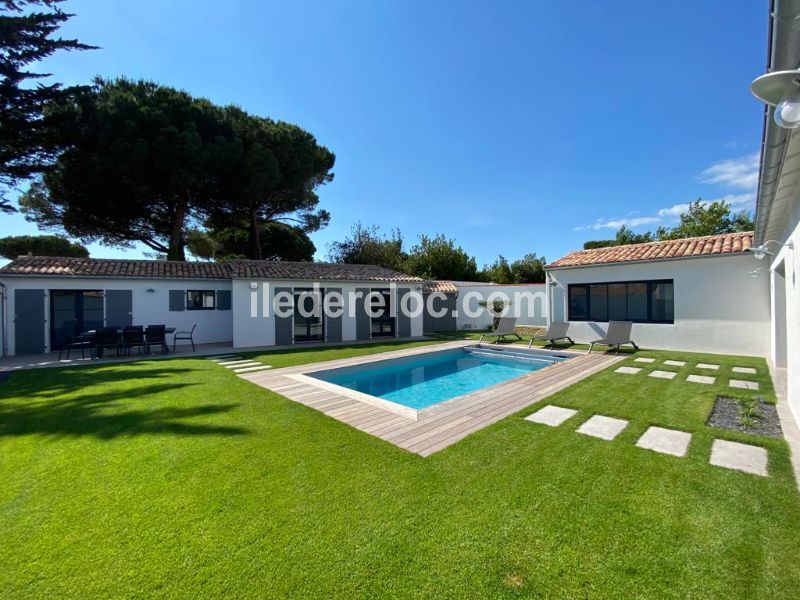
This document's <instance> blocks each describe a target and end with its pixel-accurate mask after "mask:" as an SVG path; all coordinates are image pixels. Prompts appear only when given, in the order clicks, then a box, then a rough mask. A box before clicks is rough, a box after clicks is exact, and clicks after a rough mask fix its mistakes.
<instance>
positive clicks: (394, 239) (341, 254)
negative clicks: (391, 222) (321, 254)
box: [328, 222, 408, 271]
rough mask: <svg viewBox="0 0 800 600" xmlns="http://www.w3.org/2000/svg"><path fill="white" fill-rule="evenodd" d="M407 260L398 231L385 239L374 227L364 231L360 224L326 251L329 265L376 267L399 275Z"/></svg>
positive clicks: (365, 228) (366, 228) (364, 228)
mask: <svg viewBox="0 0 800 600" xmlns="http://www.w3.org/2000/svg"><path fill="white" fill-rule="evenodd" d="M407 258H408V254H406V253H405V252H404V251H403V236H402V235H401V234H400V231H399V230H396V229H395V230H392V232H391V233H390V234H389V236H385V235H383V234H382V233H381V232H380V229H379V228H378V227H377V226H375V225H373V226H370V227H365V226H364V225H362V224H361V223H360V222H359V223H356V224H355V225H353V227H352V229H351V230H350V236H349V237H346V238H345V239H344V240H343V241H341V242H333V243H331V244H330V245H329V247H328V259H329V260H330V261H332V262H338V263H345V264H351V265H378V266H379V267H384V268H387V269H394V270H396V271H402V270H404V269H405V262H406V259H407Z"/></svg>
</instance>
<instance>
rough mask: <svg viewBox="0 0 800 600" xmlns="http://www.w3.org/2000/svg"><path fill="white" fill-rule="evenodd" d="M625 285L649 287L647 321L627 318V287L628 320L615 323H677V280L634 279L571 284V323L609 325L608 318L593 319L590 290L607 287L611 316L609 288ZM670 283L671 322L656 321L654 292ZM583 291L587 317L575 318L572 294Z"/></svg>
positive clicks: (568, 312)
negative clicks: (657, 287)
mask: <svg viewBox="0 0 800 600" xmlns="http://www.w3.org/2000/svg"><path fill="white" fill-rule="evenodd" d="M623 283H624V284H625V285H626V286H628V285H631V284H644V285H646V286H647V292H646V296H645V302H646V304H647V319H629V318H627V312H628V310H629V306H630V303H629V302H628V292H627V287H626V291H625V299H626V301H625V312H626V318H625V319H614V320H615V321H633V322H634V323H649V324H654V325H673V324H674V323H675V280H674V279H632V280H626V281H593V282H591V283H570V284H568V285H567V315H568V320H569V321H576V322H594V323H608V321H609V320H610V319H608V318H606V319H605V320H600V319H592V318H591V314H592V298H591V294H590V289H591V287H592V286H600V285H604V286H606V294H605V302H606V316H608V315H609V314H610V307H609V297H610V295H609V293H608V286H610V285H615V284H623ZM665 283H668V284H670V285H672V319H669V320H662V319H654V318H653V290H654V289H655V287H656V286H657V285H660V284H665ZM577 289H581V290H583V293H584V295H585V296H584V297H585V300H586V316H584V317H581V316H575V315H573V312H572V292H573V290H577Z"/></svg>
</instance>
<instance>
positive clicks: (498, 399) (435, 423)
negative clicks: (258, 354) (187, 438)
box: [241, 341, 623, 456]
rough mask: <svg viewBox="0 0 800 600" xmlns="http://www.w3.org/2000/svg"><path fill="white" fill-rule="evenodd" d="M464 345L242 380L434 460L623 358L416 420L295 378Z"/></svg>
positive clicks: (491, 391) (437, 409)
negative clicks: (474, 434)
mask: <svg viewBox="0 0 800 600" xmlns="http://www.w3.org/2000/svg"><path fill="white" fill-rule="evenodd" d="M466 345H474V342H463V341H461V342H454V343H449V344H440V345H436V346H427V347H422V348H414V349H411V350H398V351H393V352H383V353H381V354H373V355H370V356H360V357H355V358H350V359H343V360H333V361H326V362H322V363H313V364H306V365H302V366H299V367H287V368H283V369H276V370H274V371H262V372H259V373H253V374H250V375H247V374H243V375H241V377H243V378H244V379H247V380H249V381H252V382H253V383H256V384H258V385H260V386H262V387H265V388H267V389H269V390H272V391H273V392H276V393H278V394H281V395H282V396H285V397H286V398H289V399H290V400H294V401H295V402H299V403H301V404H304V405H306V406H308V407H310V408H313V409H316V410H318V411H320V412H322V413H324V414H326V415H328V416H329V417H333V418H334V419H336V420H338V421H341V422H342V423H346V424H347V425H350V426H352V427H355V428H356V429H360V430H361V431H364V432H366V433H369V434H370V435H374V436H377V437H379V438H381V439H383V440H385V441H387V442H391V443H392V444H394V445H396V446H399V447H401V448H404V449H406V450H409V451H410V452H415V453H416V454H419V455H421V456H430V455H431V454H433V453H434V452H437V451H438V450H442V449H443V448H446V447H447V446H450V445H451V444H454V443H456V442H457V441H459V440H461V439H463V438H465V437H466V436H468V435H469V434H470V433H472V432H473V431H477V430H479V429H483V428H484V427H487V426H488V425H491V424H492V423H495V422H497V421H499V420H500V419H502V418H504V417H507V416H508V415H511V414H513V413H515V412H517V411H519V410H522V409H523V408H525V407H526V406H530V405H531V404H533V403H535V402H539V401H540V400H543V399H544V398H547V397H548V396H551V395H552V394H554V393H556V392H558V391H559V390H562V389H564V388H566V387H568V386H570V385H572V384H573V383H576V382H578V381H580V380H582V379H584V378H585V377H588V376H589V375H591V374H592V373H596V372H598V371H600V370H602V369H605V368H606V367H608V366H609V365H611V364H613V363H615V362H617V361H619V360H622V358H623V357H621V356H615V355H609V354H603V353H596V354H580V355H578V356H575V357H574V358H571V359H570V360H566V361H564V362H561V363H557V364H554V365H552V366H549V367H546V368H544V369H541V370H539V371H535V372H533V373H530V374H529V375H524V376H522V377H519V378H518V379H514V380H512V381H507V382H505V383H501V384H498V385H495V386H492V387H488V388H485V389H482V390H478V391H476V392H473V393H471V394H466V395H464V396H460V397H458V398H454V399H453V400H449V401H447V402H443V403H441V404H435V405H433V406H431V407H429V408H426V409H423V410H421V411H419V414H418V419H417V420H413V419H410V418H408V417H407V416H402V415H398V414H396V413H393V412H390V411H388V410H386V409H384V408H379V407H376V406H371V405H369V404H365V403H364V402H362V401H360V400H356V399H354V398H351V397H348V396H346V395H343V394H340V393H338V392H336V391H333V390H331V389H323V388H320V387H317V386H315V385H313V384H310V383H306V382H300V381H297V379H294V378H292V377H291V376H292V375H298V374H303V373H309V372H313V371H319V370H322V369H333V368H338V367H345V366H351V365H357V364H364V363H368V362H373V361H376V360H386V359H387V358H397V357H401V356H411V355H414V354H422V353H426V352H431V351H434V350H444V349H446V348H457V347H461V346H466Z"/></svg>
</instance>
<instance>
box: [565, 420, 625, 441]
mask: <svg viewBox="0 0 800 600" xmlns="http://www.w3.org/2000/svg"><path fill="white" fill-rule="evenodd" d="M627 426H628V422H627V421H626V420H625V419H615V418H613V417H604V416H603V415H594V416H593V417H592V418H590V419H589V420H588V421H586V422H585V423H584V424H583V425H581V426H580V427H578V429H577V431H578V433H583V434H585V435H591V436H592V437H596V438H600V439H602V440H609V441H610V440H613V439H614V438H615V437H617V436H618V435H619V434H620V432H621V431H622V430H623V429H625V427H627Z"/></svg>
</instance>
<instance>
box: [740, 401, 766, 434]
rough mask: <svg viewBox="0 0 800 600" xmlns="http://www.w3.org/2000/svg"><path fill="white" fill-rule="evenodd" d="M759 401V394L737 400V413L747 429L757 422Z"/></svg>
mask: <svg viewBox="0 0 800 600" xmlns="http://www.w3.org/2000/svg"><path fill="white" fill-rule="evenodd" d="M760 402H761V396H756V397H755V398H742V399H740V400H739V415H740V417H741V419H742V425H743V426H744V427H746V428H748V429H752V428H754V427H755V426H756V425H757V423H758V417H759V416H760V415H759V412H758V405H759V403H760Z"/></svg>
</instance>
